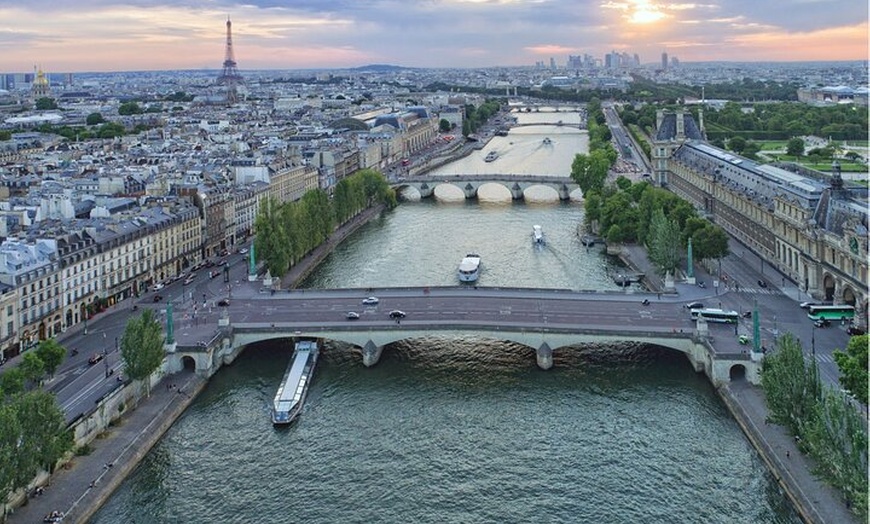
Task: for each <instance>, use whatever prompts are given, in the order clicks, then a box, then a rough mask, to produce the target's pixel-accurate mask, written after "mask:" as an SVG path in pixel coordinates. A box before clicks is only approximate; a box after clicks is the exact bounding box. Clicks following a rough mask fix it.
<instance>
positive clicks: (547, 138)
mask: <svg viewBox="0 0 870 524" xmlns="http://www.w3.org/2000/svg"><path fill="white" fill-rule="evenodd" d="M552 143H553V141H552V140H550V137H545V138H544V145H545V146H548V145H550V144H552Z"/></svg>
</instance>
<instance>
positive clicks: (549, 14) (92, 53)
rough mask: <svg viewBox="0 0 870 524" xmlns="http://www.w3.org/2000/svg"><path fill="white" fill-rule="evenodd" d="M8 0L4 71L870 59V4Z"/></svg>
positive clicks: (2, 26)
mask: <svg viewBox="0 0 870 524" xmlns="http://www.w3.org/2000/svg"><path fill="white" fill-rule="evenodd" d="M699 1H700V2H701V3H689V2H686V3H676V2H666V1H660V0H246V1H244V2H233V1H230V0H133V1H128V2H120V1H118V0H26V1H22V0H15V1H10V0H0V49H2V52H0V71H3V72H28V71H33V70H34V67H39V68H40V69H42V70H43V71H45V72H49V73H61V72H84V71H132V70H176V69H220V67H221V65H222V63H223V60H224V51H225V41H226V21H227V17H230V19H231V20H232V31H233V48H234V52H235V58H236V61H237V63H238V68H239V70H240V71H241V72H244V71H245V70H246V69H248V70H254V69H308V68H315V69H319V68H345V67H357V66H362V65H367V64H391V65H400V66H407V67H435V68H440V67H463V68H482V67H495V66H523V65H534V64H535V62H538V61H544V62H545V63H547V64H549V61H550V58H551V57H552V58H554V59H555V61H556V64H558V65H563V66H564V65H565V62H566V61H567V57H568V55H582V54H589V55H592V56H594V57H596V58H599V59H600V58H602V57H603V56H604V54H606V53H608V52H610V51H618V52H627V53H629V54H632V55H633V54H635V53H636V54H638V55H639V56H640V59H641V62H642V63H655V62H660V57H661V54H662V52H667V53H668V54H669V55H670V56H676V57H677V58H679V60H680V61H681V62H700V61H741V62H745V61H783V62H791V61H814V60H826V61H827V60H867V58H868V46H870V40H868V5H867V2H866V1H865V0H699Z"/></svg>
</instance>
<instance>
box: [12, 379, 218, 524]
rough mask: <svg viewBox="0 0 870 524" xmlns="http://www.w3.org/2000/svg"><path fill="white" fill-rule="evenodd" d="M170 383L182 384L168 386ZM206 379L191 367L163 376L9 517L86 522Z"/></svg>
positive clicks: (21, 520) (14, 519) (14, 520)
mask: <svg viewBox="0 0 870 524" xmlns="http://www.w3.org/2000/svg"><path fill="white" fill-rule="evenodd" d="M171 384H175V385H177V387H173V388H172V389H169V388H168V386H169V385H171ZM205 384H206V381H205V380H204V379H202V378H200V377H197V376H196V375H194V374H192V373H179V374H175V375H171V376H168V377H166V378H165V379H163V381H161V382H160V383H159V384H158V385H156V386H155V387H154V390H153V391H152V393H151V397H150V398H148V399H144V400H143V401H142V402H141V403H140V404H139V405H138V406H137V407H136V408H135V409H133V410H131V411H128V413H127V414H126V415H125V416H124V417H123V418H121V420H120V421H118V423H117V424H116V425H115V426H114V427H112V428H110V429H109V430H108V431H107V432H106V436H105V438H97V439H96V440H94V441H93V442H92V443H91V446H92V447H93V452H92V453H91V454H90V455H86V456H81V457H73V459H72V461H71V462H70V463H69V464H68V465H67V466H65V467H64V468H61V469H60V470H59V471H57V472H56V473H55V474H54V475H53V476H52V478H51V480H50V484H48V485H46V486H45V492H44V493H43V494H42V495H40V496H38V497H34V498H30V499H29V500H28V502H27V504H26V505H24V506H21V507H20V508H17V509H16V510H15V512H14V513H12V514H10V515H9V518H8V522H9V523H10V524H16V523H21V524H24V523H27V524H31V523H36V522H42V519H43V518H44V517H45V516H46V515H48V514H49V513H51V512H52V511H62V512H63V513H64V515H65V516H64V519H63V522H65V523H70V522H75V523H84V522H87V520H88V519H89V518H90V517H91V516H93V514H94V513H95V512H96V511H97V510H98V509H99V508H100V506H101V505H102V504H103V503H104V502H105V501H106V500H108V498H109V497H110V496H111V495H112V493H113V492H114V491H115V490H116V489H117V488H118V486H120V485H121V483H122V482H123V481H124V479H125V478H126V477H127V475H129V474H130V472H132V471H133V469H135V467H136V466H137V465H138V464H139V461H140V460H141V459H142V457H144V456H145V454H146V453H148V451H149V450H150V449H151V448H152V447H153V446H154V444H156V443H157V442H158V441H159V440H160V438H161V437H162V436H163V434H164V433H165V432H166V430H168V429H169V428H170V427H171V426H172V424H173V422H175V420H176V419H177V418H178V417H179V416H180V415H181V413H182V412H183V411H184V410H185V409H186V408H187V406H188V405H189V404H190V403H191V402H192V401H193V399H194V398H196V396H197V394H199V392H200V390H202V388H204V387H205Z"/></svg>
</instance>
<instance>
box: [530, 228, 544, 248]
mask: <svg viewBox="0 0 870 524" xmlns="http://www.w3.org/2000/svg"><path fill="white" fill-rule="evenodd" d="M532 240H534V242H535V244H543V243H544V229H543V228H542V227H541V226H538V225H535V226H532Z"/></svg>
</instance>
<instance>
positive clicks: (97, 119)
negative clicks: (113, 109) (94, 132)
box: [85, 113, 106, 126]
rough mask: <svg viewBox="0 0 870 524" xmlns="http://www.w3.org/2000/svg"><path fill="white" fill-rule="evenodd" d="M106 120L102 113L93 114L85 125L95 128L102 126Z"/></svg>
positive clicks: (86, 120)
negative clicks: (98, 125)
mask: <svg viewBox="0 0 870 524" xmlns="http://www.w3.org/2000/svg"><path fill="white" fill-rule="evenodd" d="M105 121H106V119H104V118H103V115H102V114H100V113H91V114H89V115H88V117H87V118H86V119H85V123H86V124H87V125H89V126H95V125H97V124H102V123H103V122H105Z"/></svg>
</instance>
